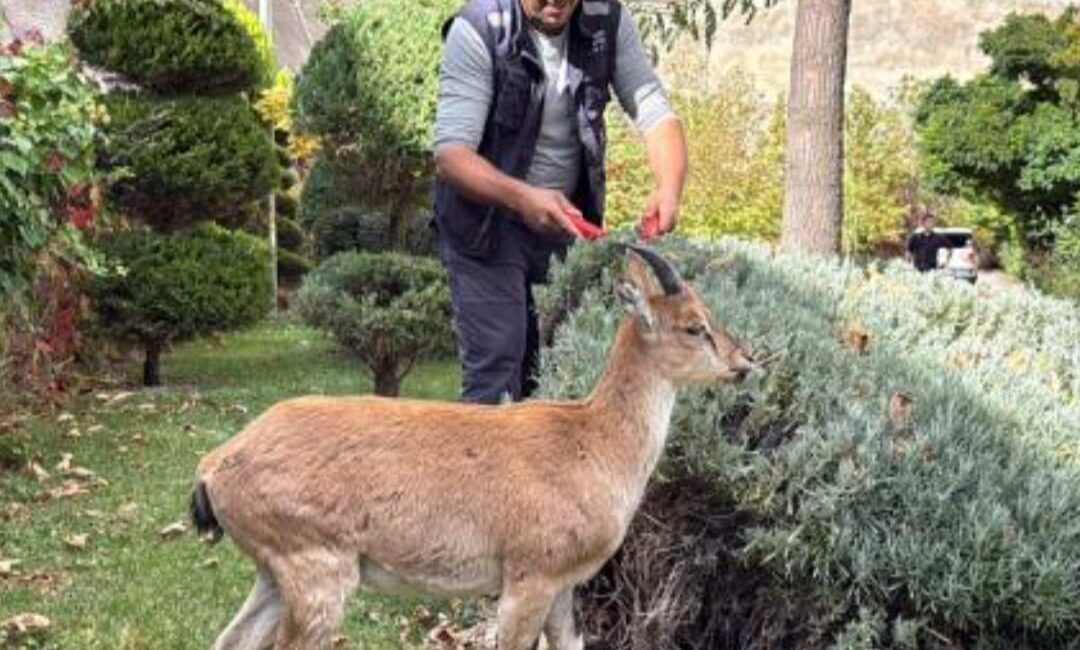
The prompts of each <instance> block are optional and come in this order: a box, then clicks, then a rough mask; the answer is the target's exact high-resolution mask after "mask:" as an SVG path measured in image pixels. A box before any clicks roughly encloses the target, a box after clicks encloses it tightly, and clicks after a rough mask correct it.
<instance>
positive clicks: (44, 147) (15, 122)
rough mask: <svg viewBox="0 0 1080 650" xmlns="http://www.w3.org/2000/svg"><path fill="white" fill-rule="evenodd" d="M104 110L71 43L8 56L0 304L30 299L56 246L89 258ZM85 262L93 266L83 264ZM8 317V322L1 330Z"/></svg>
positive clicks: (0, 113)
mask: <svg viewBox="0 0 1080 650" xmlns="http://www.w3.org/2000/svg"><path fill="white" fill-rule="evenodd" d="M98 113H99V107H98V105H97V104H96V102H95V99H94V95H93V90H92V88H91V86H90V84H89V83H88V82H87V80H86V79H85V78H83V77H82V75H80V74H79V73H78V72H77V71H76V69H75V67H74V66H73V65H72V61H71V54H70V49H69V48H68V47H67V46H65V45H60V44H54V45H38V44H34V43H27V44H25V45H24V46H23V47H22V48H21V50H19V52H18V53H17V54H16V53H14V52H12V53H5V54H4V55H3V56H0V142H3V145H2V149H0V214H2V215H3V216H2V217H0V303H2V304H4V305H5V309H7V307H9V306H11V305H12V304H15V303H18V302H19V300H20V299H21V298H23V297H24V295H25V293H26V291H27V289H28V287H29V283H30V280H31V279H32V277H33V274H34V268H35V265H34V264H33V259H34V255H35V254H36V253H38V252H39V251H41V250H43V249H44V248H45V247H46V246H48V245H49V244H50V243H55V244H58V246H57V248H58V249H61V253H62V255H65V256H69V257H72V258H74V259H79V258H85V249H84V247H83V246H81V245H80V241H81V240H80V237H79V236H78V234H77V229H78V228H87V227H89V226H90V222H91V221H92V220H93V216H94V215H93V210H92V209H90V206H89V205H88V203H89V198H90V197H89V187H90V185H91V184H92V183H93V182H94V180H95V177H96V174H95V170H94V149H95V138H96V137H97V127H96V124H95V118H96V116H97V114H98ZM82 261H83V263H85V262H87V261H90V260H88V259H83V260H82ZM2 321H3V317H2V316H0V327H2V325H3V323H2Z"/></svg>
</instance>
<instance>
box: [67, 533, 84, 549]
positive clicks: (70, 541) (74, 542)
mask: <svg viewBox="0 0 1080 650" xmlns="http://www.w3.org/2000/svg"><path fill="white" fill-rule="evenodd" d="M89 539H90V536H89V535H87V534H85V533H81V534H78V535H69V536H67V537H65V538H64V544H67V546H68V548H72V549H75V550H77V551H78V550H82V549H84V548H86V542H87V540H89Z"/></svg>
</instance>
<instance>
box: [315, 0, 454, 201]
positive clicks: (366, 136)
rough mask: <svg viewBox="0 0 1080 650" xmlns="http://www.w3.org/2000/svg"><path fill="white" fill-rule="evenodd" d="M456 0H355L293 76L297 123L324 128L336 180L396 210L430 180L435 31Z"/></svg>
mask: <svg viewBox="0 0 1080 650" xmlns="http://www.w3.org/2000/svg"><path fill="white" fill-rule="evenodd" d="M458 9H459V3H458V2H457V0H419V1H417V0H372V1H370V2H363V3H359V4H357V5H355V6H354V7H352V8H351V9H349V11H348V13H347V14H346V15H345V17H344V18H343V19H342V20H341V22H340V23H338V24H337V25H335V26H334V27H333V28H332V29H331V30H330V31H329V32H328V33H327V34H326V36H325V37H324V38H323V39H322V40H321V41H320V42H319V43H318V44H316V46H315V47H314V48H313V49H312V52H311V56H310V57H309V58H308V61H307V63H306V64H305V66H304V69H303V71H302V72H301V75H300V77H299V79H298V80H297V84H296V95H295V100H294V107H295V112H296V121H297V124H298V125H299V127H300V129H301V130H304V131H308V132H312V133H317V134H319V135H320V136H322V138H323V141H324V145H325V146H324V151H325V152H326V155H327V156H328V158H329V159H330V160H331V161H332V162H334V164H335V165H337V166H338V167H339V172H340V173H339V178H338V181H337V182H338V183H339V186H344V185H348V186H350V187H352V188H354V189H353V190H352V193H353V194H354V195H356V196H363V197H365V204H368V205H372V206H375V207H386V208H387V209H388V211H389V213H390V214H391V216H392V218H394V219H397V218H398V217H400V216H401V215H403V214H407V213H408V212H410V211H411V210H412V209H414V207H415V206H416V205H417V204H418V202H421V201H423V200H424V199H425V198H426V195H427V192H428V189H429V185H430V180H431V178H432V175H433V171H434V170H433V164H432V156H431V138H432V129H433V126H434V117H435V104H436V99H437V86H438V70H439V60H440V55H441V46H442V45H441V40H440V39H439V38H438V34H439V33H440V29H441V26H442V24H443V22H444V21H445V20H446V19H447V18H449V17H450V16H452V15H453V14H454V13H455V12H456V11H457V10H458ZM387 52H394V56H387V55H386V53H387Z"/></svg>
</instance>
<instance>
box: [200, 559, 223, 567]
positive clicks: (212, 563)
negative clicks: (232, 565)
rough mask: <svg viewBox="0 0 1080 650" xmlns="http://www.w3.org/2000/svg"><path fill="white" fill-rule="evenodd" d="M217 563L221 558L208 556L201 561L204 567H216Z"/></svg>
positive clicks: (219, 562)
mask: <svg viewBox="0 0 1080 650" xmlns="http://www.w3.org/2000/svg"><path fill="white" fill-rule="evenodd" d="M219 564H221V560H219V559H217V558H216V557H208V558H206V559H205V560H203V563H202V565H203V568H204V569H216V568H217V566H218V565H219Z"/></svg>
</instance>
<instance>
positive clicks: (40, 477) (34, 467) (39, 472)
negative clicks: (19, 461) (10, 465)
mask: <svg viewBox="0 0 1080 650" xmlns="http://www.w3.org/2000/svg"><path fill="white" fill-rule="evenodd" d="M26 469H27V471H28V472H30V475H31V476H33V477H34V478H36V479H37V481H38V483H44V482H45V481H47V480H49V473H48V472H47V471H45V468H44V467H42V466H41V465H39V464H37V463H35V462H34V461H30V463H29V464H28V465H27V466H26Z"/></svg>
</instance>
